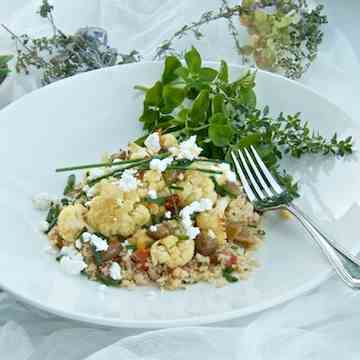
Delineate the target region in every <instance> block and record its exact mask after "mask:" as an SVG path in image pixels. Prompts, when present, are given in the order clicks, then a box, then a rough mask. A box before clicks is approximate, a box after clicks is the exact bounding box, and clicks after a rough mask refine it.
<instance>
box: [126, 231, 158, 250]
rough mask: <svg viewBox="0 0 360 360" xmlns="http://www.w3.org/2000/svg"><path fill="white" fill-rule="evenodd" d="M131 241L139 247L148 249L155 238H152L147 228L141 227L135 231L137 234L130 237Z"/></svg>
mask: <svg viewBox="0 0 360 360" xmlns="http://www.w3.org/2000/svg"><path fill="white" fill-rule="evenodd" d="M128 241H129V243H130V244H132V245H135V246H136V248H137V249H140V250H142V249H146V248H148V247H150V246H151V245H152V244H153V243H154V239H152V238H151V237H150V236H149V235H148V234H147V233H146V230H145V229H140V230H138V231H136V232H135V234H134V235H133V236H132V237H131V238H129V239H128Z"/></svg>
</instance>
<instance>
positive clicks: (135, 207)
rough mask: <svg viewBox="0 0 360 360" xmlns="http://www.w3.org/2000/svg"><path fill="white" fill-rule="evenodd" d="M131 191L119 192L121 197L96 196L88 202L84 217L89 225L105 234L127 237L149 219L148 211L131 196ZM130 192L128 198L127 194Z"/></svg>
mask: <svg viewBox="0 0 360 360" xmlns="http://www.w3.org/2000/svg"><path fill="white" fill-rule="evenodd" d="M130 193H131V192H129V193H125V194H123V193H121V194H122V197H119V198H116V197H110V196H105V195H100V196H96V197H95V198H94V199H93V200H92V201H91V203H90V210H89V212H88V213H87V216H86V219H87V221H88V223H89V225H90V226H91V227H92V228H94V229H95V230H96V231H99V232H101V233H102V234H104V235H105V236H113V235H121V236H124V237H128V236H130V235H132V234H133V233H134V232H135V231H136V229H137V228H139V227H141V226H143V225H145V224H146V223H148V222H149V221H150V212H149V211H148V209H147V208H146V207H145V206H143V205H141V204H136V203H135V201H134V198H131V194H130ZM128 194H130V199H127V195H128Z"/></svg>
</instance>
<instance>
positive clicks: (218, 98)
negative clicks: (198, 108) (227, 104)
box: [211, 94, 225, 114]
mask: <svg viewBox="0 0 360 360" xmlns="http://www.w3.org/2000/svg"><path fill="white" fill-rule="evenodd" d="M224 100H225V98H224V95H223V94H219V95H215V96H214V97H213V99H212V102H211V105H212V108H211V111H212V113H213V114H216V113H223V112H224Z"/></svg>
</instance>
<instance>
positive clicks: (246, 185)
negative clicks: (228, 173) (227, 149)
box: [231, 151, 257, 202]
mask: <svg viewBox="0 0 360 360" xmlns="http://www.w3.org/2000/svg"><path fill="white" fill-rule="evenodd" d="M231 157H232V159H233V162H234V165H235V168H236V171H237V173H238V175H239V177H240V180H241V184H242V186H243V187H244V190H245V192H246V195H247V197H248V198H249V200H250V201H251V202H253V201H255V200H256V199H257V198H256V195H255V193H254V192H253V190H252V189H251V187H250V185H249V183H248V181H247V179H246V176H245V174H244V173H243V171H242V169H241V166H240V164H239V161H238V159H237V157H236V155H235V153H234V152H233V151H232V152H231Z"/></svg>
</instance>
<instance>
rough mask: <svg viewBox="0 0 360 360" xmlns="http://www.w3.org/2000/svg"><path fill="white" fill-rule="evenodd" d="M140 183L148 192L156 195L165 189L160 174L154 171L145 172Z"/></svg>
mask: <svg viewBox="0 0 360 360" xmlns="http://www.w3.org/2000/svg"><path fill="white" fill-rule="evenodd" d="M142 182H143V185H144V186H145V187H146V188H147V189H148V190H155V191H156V192H157V193H159V192H161V191H162V190H163V189H165V187H166V184H165V181H164V179H163V177H162V175H161V173H160V172H159V171H156V170H148V171H145V173H144V177H143V179H142Z"/></svg>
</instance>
